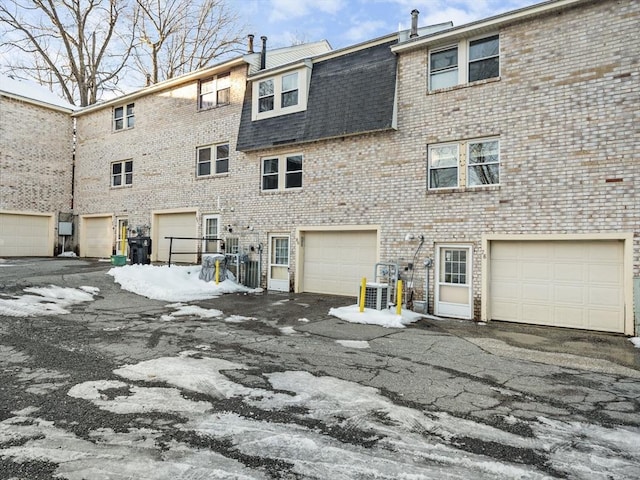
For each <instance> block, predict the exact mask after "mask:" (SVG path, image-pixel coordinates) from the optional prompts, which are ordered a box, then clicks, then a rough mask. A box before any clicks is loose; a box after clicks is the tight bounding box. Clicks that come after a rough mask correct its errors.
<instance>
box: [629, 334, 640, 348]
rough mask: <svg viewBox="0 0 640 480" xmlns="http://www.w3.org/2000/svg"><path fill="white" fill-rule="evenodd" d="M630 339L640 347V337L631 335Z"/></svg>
mask: <svg viewBox="0 0 640 480" xmlns="http://www.w3.org/2000/svg"><path fill="white" fill-rule="evenodd" d="M629 341H630V342H631V343H633V344H634V345H635V347H636V348H640V337H631V338H630V339H629Z"/></svg>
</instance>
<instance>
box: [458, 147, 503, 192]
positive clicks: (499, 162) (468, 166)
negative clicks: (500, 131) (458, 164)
mask: <svg viewBox="0 0 640 480" xmlns="http://www.w3.org/2000/svg"><path fill="white" fill-rule="evenodd" d="M483 142H498V161H497V162H492V163H487V164H485V165H498V183H481V184H479V185H469V170H470V168H471V167H472V166H476V165H479V164H474V165H471V164H470V163H469V158H470V155H469V149H470V147H471V144H472V143H483ZM465 152H466V159H465V160H466V161H465V163H466V165H465V167H464V168H465V172H466V175H465V183H466V187H467V188H486V187H494V186H498V185H500V177H501V175H500V170H501V169H500V164H501V163H502V161H501V157H502V152H501V150H500V138H499V137H483V138H474V139H472V140H467V141H466V145H465Z"/></svg>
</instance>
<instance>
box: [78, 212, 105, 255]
mask: <svg viewBox="0 0 640 480" xmlns="http://www.w3.org/2000/svg"><path fill="white" fill-rule="evenodd" d="M82 232H83V237H82V239H81V240H80V255H81V256H83V257H97V258H105V257H110V256H111V254H112V253H113V222H112V219H111V216H108V217H85V218H83V219H82Z"/></svg>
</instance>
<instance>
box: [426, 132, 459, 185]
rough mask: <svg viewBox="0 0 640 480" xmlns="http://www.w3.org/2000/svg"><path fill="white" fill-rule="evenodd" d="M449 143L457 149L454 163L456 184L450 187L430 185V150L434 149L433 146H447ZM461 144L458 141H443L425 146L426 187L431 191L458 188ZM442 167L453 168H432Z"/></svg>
mask: <svg viewBox="0 0 640 480" xmlns="http://www.w3.org/2000/svg"><path fill="white" fill-rule="evenodd" d="M450 145H454V146H455V147H456V149H457V154H456V157H457V165H456V184H455V185H454V186H451V187H432V186H431V170H432V168H431V151H432V150H434V149H435V148H438V147H447V146H450ZM460 147H461V145H460V143H459V142H445V143H434V144H432V145H429V146H428V148H427V189H428V190H431V191H439V190H453V189H455V188H459V187H460V163H461V160H460V152H461V151H463V150H462V149H461V148H460ZM444 168H453V167H442V168H437V169H434V170H441V169H444Z"/></svg>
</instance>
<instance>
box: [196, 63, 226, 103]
mask: <svg viewBox="0 0 640 480" xmlns="http://www.w3.org/2000/svg"><path fill="white" fill-rule="evenodd" d="M230 102H231V74H230V73H229V72H227V73H223V74H221V75H217V76H214V77H209V78H205V79H203V80H200V82H199V84H198V109H199V110H208V109H210V108H214V107H219V106H222V105H228V104H229V103H230Z"/></svg>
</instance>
